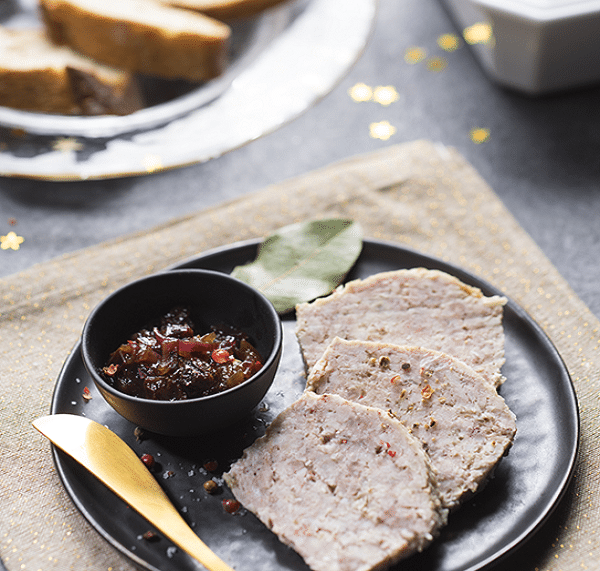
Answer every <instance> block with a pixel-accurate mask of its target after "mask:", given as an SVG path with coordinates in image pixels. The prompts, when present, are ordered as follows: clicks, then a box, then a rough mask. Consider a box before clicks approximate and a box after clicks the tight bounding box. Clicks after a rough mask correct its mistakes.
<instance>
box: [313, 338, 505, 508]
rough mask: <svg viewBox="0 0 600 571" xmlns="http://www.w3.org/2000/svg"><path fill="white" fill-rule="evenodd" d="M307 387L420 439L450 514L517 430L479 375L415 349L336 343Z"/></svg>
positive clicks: (448, 358)
mask: <svg viewBox="0 0 600 571" xmlns="http://www.w3.org/2000/svg"><path fill="white" fill-rule="evenodd" d="M307 390H311V391H315V392H316V393H319V394H321V393H333V394H336V395H339V396H341V397H343V398H345V399H348V400H352V401H356V402H359V403H361V404H365V405H368V406H373V407H378V408H381V409H383V410H386V411H388V412H390V413H391V414H393V415H394V416H395V417H396V418H398V420H400V421H401V422H402V423H403V424H404V425H405V426H406V427H407V428H408V429H409V430H410V431H411V433H412V434H413V435H414V436H415V437H416V438H418V439H419V440H420V441H421V442H423V444H424V447H425V450H426V451H427V453H428V454H429V456H430V458H431V462H432V464H433V466H434V467H435V468H436V469H437V479H438V485H439V488H440V493H441V498H442V502H443V505H444V506H445V507H447V508H448V509H453V508H455V507H456V506H457V505H459V503H460V502H461V501H464V500H465V499H466V498H468V497H469V496H471V495H472V494H473V493H474V492H476V491H477V489H478V488H479V486H480V485H481V484H482V482H484V481H485V479H486V478H487V477H488V475H489V474H490V473H491V472H492V470H493V469H494V467H495V466H496V464H497V463H498V461H499V460H500V459H501V458H502V457H503V456H504V455H505V454H506V452H507V451H508V450H509V448H510V447H511V445H512V442H513V440H514V437H515V433H516V419H515V416H514V414H513V413H512V412H511V411H510V410H509V408H508V406H507V404H506V402H505V401H504V399H503V398H502V397H501V396H500V395H499V394H498V393H497V391H496V389H495V388H494V387H493V386H491V385H490V384H489V383H488V382H487V381H485V379H483V377H481V375H479V374H477V373H476V372H475V371H473V369H471V368H470V367H468V366H467V365H465V364H464V363H462V362H461V361H459V360H458V359H455V358H453V357H451V356H449V355H447V354H445V353H440V352H438V351H430V350H427V349H423V348H419V347H399V346H395V345H390V344H385V343H371V342H366V341H344V340H342V339H339V338H338V339H335V340H334V341H333V342H332V343H331V345H330V346H329V347H328V349H327V350H326V351H325V353H324V355H323V357H322V358H321V359H320V360H319V361H318V362H317V364H316V365H315V367H314V368H313V371H312V373H311V375H310V376H309V378H308V380H307Z"/></svg>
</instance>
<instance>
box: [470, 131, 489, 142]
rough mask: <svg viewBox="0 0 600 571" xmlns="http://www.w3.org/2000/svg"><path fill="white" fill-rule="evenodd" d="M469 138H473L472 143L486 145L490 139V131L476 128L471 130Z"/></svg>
mask: <svg viewBox="0 0 600 571" xmlns="http://www.w3.org/2000/svg"><path fill="white" fill-rule="evenodd" d="M469 137H470V138H471V141H473V142H474V143H475V144H477V145H479V144H481V143H485V142H486V141H487V140H488V139H489V138H490V130H489V129H484V128H482V127H476V128H475V129H471V130H470V131H469Z"/></svg>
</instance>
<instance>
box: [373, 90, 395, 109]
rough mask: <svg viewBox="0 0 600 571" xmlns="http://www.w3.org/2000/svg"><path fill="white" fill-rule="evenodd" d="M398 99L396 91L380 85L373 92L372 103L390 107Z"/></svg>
mask: <svg viewBox="0 0 600 571" xmlns="http://www.w3.org/2000/svg"><path fill="white" fill-rule="evenodd" d="M399 98H400V96H399V95H398V91H396V88H395V87H393V86H391V85H380V86H379V87H376V88H375V91H373V101H375V102H377V103H379V104H380V105H390V104H391V103H394V102H396V101H398V99H399Z"/></svg>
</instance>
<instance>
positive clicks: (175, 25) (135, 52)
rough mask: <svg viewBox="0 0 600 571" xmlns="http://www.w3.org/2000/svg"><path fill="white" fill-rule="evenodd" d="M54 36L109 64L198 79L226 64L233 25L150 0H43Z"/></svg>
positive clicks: (174, 77)
mask: <svg viewBox="0 0 600 571" xmlns="http://www.w3.org/2000/svg"><path fill="white" fill-rule="evenodd" d="M40 7H41V13H42V15H43V18H44V21H45V23H46V26H47V28H48V32H49V34H50V37H51V38H52V40H53V41H54V42H56V43H58V44H66V45H69V46H70V47H72V48H73V49H75V50H77V51H79V52H81V53H83V54H85V55H86V56H88V57H90V58H93V59H94V60H96V61H99V62H102V63H104V64H106V65H112V66H115V67H119V68H121V69H126V70H129V71H131V72H137V73H142V74H146V75H151V76H156V77H161V78H165V79H185V80H188V81H192V82H200V81H205V80H209V79H212V78H214V77H217V76H218V75H220V74H221V73H222V72H223V71H224V69H225V67H226V65H227V51H228V45H229V38H230V35H231V30H230V28H229V27H228V26H227V25H226V24H224V23H222V22H219V21H217V20H215V19H212V18H209V17H208V16H204V15H202V14H198V13H194V12H191V11H188V10H180V9H178V8H173V7H168V6H164V5H161V4H159V3H156V2H152V1H146V2H143V1H140V0H122V1H120V2H119V3H117V4H110V3H108V2H104V0H40Z"/></svg>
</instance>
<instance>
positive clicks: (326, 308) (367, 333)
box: [296, 268, 506, 386]
mask: <svg viewBox="0 0 600 571" xmlns="http://www.w3.org/2000/svg"><path fill="white" fill-rule="evenodd" d="M505 303H506V299H505V298H504V297H501V296H492V297H486V296H485V295H483V293H482V292H481V290H479V289H478V288H474V287H471V286H469V285H467V284H464V283H463V282H461V281H460V280H458V279H457V278H455V277H454V276H451V275H449V274H447V273H445V272H441V271H437V270H427V269H424V268H412V269H408V270H397V271H392V272H384V273H380V274H375V275H373V276H370V277H369V278H367V279H364V280H355V281H351V282H349V283H347V284H346V285H345V286H344V287H342V288H339V289H338V290H336V291H335V292H333V293H332V294H331V295H329V296H327V297H324V298H320V299H317V300H315V301H313V302H311V303H304V304H300V305H298V306H297V308H296V318H297V326H296V334H297V337H298V341H299V343H300V347H301V349H302V354H303V357H304V360H305V363H306V366H307V369H308V370H310V369H311V368H312V367H313V366H314V364H315V363H316V362H317V360H318V359H319V358H320V357H321V355H322V354H323V351H325V349H326V347H327V345H329V343H330V342H331V341H332V340H333V339H334V338H335V337H341V338H342V339H359V340H363V341H383V342H386V343H394V344H397V345H415V346H422V347H427V348H429V349H435V350H437V351H443V352H444V353H448V354H449V355H453V356H455V357H457V358H459V359H461V360H462V361H464V362H465V363H466V364H467V365H469V366H471V367H472V368H473V369H475V371H477V372H478V373H481V374H482V375H483V376H484V377H486V378H487V379H489V380H490V381H491V382H492V383H493V384H494V385H495V386H499V385H500V384H501V383H502V382H503V380H504V378H503V376H502V374H501V372H500V369H501V367H502V365H503V363H504V330H503V327H502V315H503V306H504V304H505Z"/></svg>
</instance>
